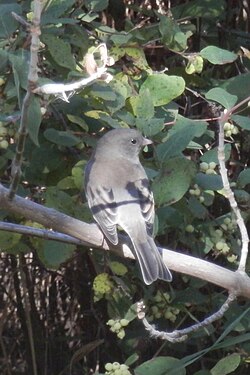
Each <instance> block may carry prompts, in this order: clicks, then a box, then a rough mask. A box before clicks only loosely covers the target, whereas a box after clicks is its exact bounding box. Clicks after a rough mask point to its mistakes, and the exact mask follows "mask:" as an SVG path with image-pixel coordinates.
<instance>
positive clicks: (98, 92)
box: [91, 83, 116, 101]
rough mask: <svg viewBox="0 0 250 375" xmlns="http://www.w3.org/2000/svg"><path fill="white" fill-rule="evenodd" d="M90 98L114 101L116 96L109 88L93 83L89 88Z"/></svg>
mask: <svg viewBox="0 0 250 375" xmlns="http://www.w3.org/2000/svg"><path fill="white" fill-rule="evenodd" d="M91 96H94V97H95V96H97V97H98V98H101V99H104V100H110V101H115V100H116V95H115V93H114V91H113V90H112V89H111V87H109V86H106V85H103V84H101V83H94V84H93V85H92V86H91Z"/></svg>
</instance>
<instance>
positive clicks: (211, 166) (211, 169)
mask: <svg viewBox="0 0 250 375" xmlns="http://www.w3.org/2000/svg"><path fill="white" fill-rule="evenodd" d="M215 168H216V163H215V162H214V161H211V162H210V163H206V162H205V161H203V162H202V163H200V170H201V172H203V173H206V174H216V172H215Z"/></svg>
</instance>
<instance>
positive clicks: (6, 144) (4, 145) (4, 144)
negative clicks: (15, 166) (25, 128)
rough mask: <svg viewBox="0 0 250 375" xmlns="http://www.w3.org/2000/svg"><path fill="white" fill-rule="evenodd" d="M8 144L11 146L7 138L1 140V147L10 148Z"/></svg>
mask: <svg viewBox="0 0 250 375" xmlns="http://www.w3.org/2000/svg"><path fill="white" fill-rule="evenodd" d="M8 146H9V143H8V142H7V141H6V140H5V139H3V140H2V141H0V148H3V149H5V150H6V149H7V148H8Z"/></svg>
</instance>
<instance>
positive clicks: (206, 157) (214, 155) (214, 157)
mask: <svg viewBox="0 0 250 375" xmlns="http://www.w3.org/2000/svg"><path fill="white" fill-rule="evenodd" d="M231 150H232V147H231V144H230V143H227V144H225V147H224V152H225V161H227V160H228V159H229V158H230V155H231ZM201 161H204V162H206V163H211V162H212V161H213V162H215V163H216V164H219V160H218V147H214V148H212V149H211V150H209V151H207V152H205V154H203V155H202V157H201Z"/></svg>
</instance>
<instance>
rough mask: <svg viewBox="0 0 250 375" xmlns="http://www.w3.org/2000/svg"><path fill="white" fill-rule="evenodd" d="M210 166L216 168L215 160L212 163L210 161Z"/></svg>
mask: <svg viewBox="0 0 250 375" xmlns="http://www.w3.org/2000/svg"><path fill="white" fill-rule="evenodd" d="M209 168H211V169H215V168H216V163H215V162H214V161H211V163H209Z"/></svg>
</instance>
